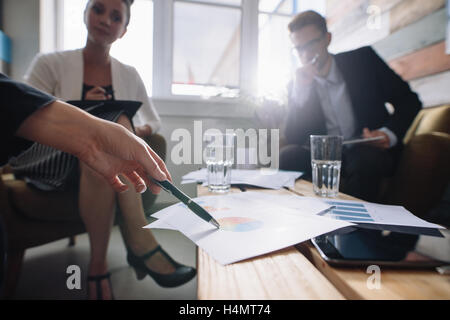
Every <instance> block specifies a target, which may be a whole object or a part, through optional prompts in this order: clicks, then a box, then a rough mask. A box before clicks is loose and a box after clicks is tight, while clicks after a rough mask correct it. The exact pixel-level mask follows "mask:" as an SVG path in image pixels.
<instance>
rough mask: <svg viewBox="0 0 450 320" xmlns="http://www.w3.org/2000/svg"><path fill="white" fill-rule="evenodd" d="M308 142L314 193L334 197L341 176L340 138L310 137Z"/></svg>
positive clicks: (336, 193)
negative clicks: (309, 144)
mask: <svg viewBox="0 0 450 320" xmlns="http://www.w3.org/2000/svg"><path fill="white" fill-rule="evenodd" d="M310 142H311V167H312V178H313V179H312V180H313V189H314V193H315V194H317V195H319V196H321V197H336V196H337V195H338V193H339V180H340V175H341V159H342V136H319V135H311V136H310Z"/></svg>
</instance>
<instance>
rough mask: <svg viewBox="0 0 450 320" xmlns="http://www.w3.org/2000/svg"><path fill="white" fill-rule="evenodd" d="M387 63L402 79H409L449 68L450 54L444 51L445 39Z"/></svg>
mask: <svg viewBox="0 0 450 320" xmlns="http://www.w3.org/2000/svg"><path fill="white" fill-rule="evenodd" d="M389 65H390V66H391V68H392V69H394V70H395V71H396V72H397V73H398V74H399V75H401V76H402V78H403V79H404V80H406V81H409V80H413V79H417V78H420V77H424V76H428V75H432V74H436V73H440V72H443V71H447V70H450V55H447V54H446V53H445V41H442V42H439V43H438V44H435V45H431V46H428V47H426V48H423V49H421V50H419V51H416V52H414V53H411V54H408V55H406V56H403V57H400V58H397V59H395V60H392V61H390V62H389ZM449 89H450V83H449Z"/></svg>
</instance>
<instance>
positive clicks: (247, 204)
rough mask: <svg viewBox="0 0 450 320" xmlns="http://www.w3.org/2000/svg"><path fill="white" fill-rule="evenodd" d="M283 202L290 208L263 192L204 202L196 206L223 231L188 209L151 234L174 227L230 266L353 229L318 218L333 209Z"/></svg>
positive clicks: (167, 214) (165, 213) (180, 208)
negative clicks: (202, 209) (340, 230)
mask: <svg viewBox="0 0 450 320" xmlns="http://www.w3.org/2000/svg"><path fill="white" fill-rule="evenodd" d="M280 197H281V198H279V200H281V199H283V197H284V198H286V199H287V201H288V202H289V203H290V205H288V206H283V205H282V204H281V202H274V201H273V198H271V199H269V200H267V199H266V194H264V193H257V192H245V193H234V194H228V195H221V196H205V197H199V198H196V199H194V201H196V202H197V203H199V204H200V205H201V206H203V207H204V208H205V209H206V210H207V211H208V212H209V213H210V214H211V215H212V216H213V217H214V218H215V219H216V220H217V221H218V222H219V223H220V226H221V227H220V229H216V228H214V227H213V226H212V225H211V224H209V223H207V222H205V221H204V220H202V219H200V218H199V217H197V216H196V215H195V214H194V213H192V212H191V211H190V210H189V209H188V208H187V207H186V206H185V205H183V204H176V205H173V206H171V207H168V208H166V209H163V210H161V211H159V212H158V213H157V214H155V215H153V216H154V217H156V218H158V220H157V221H155V222H153V223H151V224H149V225H147V226H146V228H163V229H164V228H165V227H167V226H171V227H172V229H176V230H179V231H180V232H182V233H183V234H184V235H185V236H187V237H188V238H189V239H191V240H192V241H193V242H195V243H196V244H197V245H198V246H199V247H201V248H202V249H203V250H204V251H205V252H207V253H208V254H209V255H211V256H212V257H213V258H214V259H215V260H217V261H218V262H219V263H221V264H223V265H226V264H229V263H233V262H237V261H240V260H244V259H247V258H251V257H255V256H258V255H261V254H265V253H268V252H272V251H275V250H279V249H282V248H285V247H288V246H291V245H295V244H297V243H300V242H303V241H306V240H309V239H311V238H313V237H317V236H319V235H322V234H324V233H328V232H331V231H335V230H337V229H340V228H343V227H347V226H351V225H353V224H352V223H350V222H348V221H341V220H335V219H330V218H326V217H322V216H319V215H317V213H318V212H321V211H324V208H329V207H330V206H329V205H325V206H324V205H323V203H322V204H321V203H320V201H317V199H314V200H311V201H306V200H303V199H302V200H300V202H295V200H294V198H295V197H296V196H290V195H287V196H280ZM289 197H294V198H290V199H288V198H289ZM299 198H300V197H299ZM294 207H295V209H294ZM302 208H303V209H302ZM325 210H326V209H325Z"/></svg>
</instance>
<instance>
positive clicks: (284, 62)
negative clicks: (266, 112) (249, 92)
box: [257, 0, 326, 100]
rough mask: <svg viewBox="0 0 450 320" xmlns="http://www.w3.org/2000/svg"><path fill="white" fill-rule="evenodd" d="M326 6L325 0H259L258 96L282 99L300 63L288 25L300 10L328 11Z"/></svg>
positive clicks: (323, 12) (322, 12)
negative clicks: (294, 51) (290, 37)
mask: <svg viewBox="0 0 450 320" xmlns="http://www.w3.org/2000/svg"><path fill="white" fill-rule="evenodd" d="M325 7H326V2H325V1H317V0H312V1H311V0H281V1H280V0H259V19H258V23H259V37H258V76H257V77H258V92H257V95H258V96H260V97H269V98H275V99H277V100H278V98H280V96H282V95H283V94H285V92H284V91H285V88H286V86H287V84H288V82H289V80H290V79H291V78H292V74H293V72H294V71H295V69H296V68H298V67H299V66H300V61H299V59H298V58H297V55H295V54H294V53H293V52H292V44H291V41H290V39H289V33H288V29H287V26H288V24H289V22H290V21H291V19H292V17H293V16H294V15H296V14H297V13H299V12H301V11H305V10H315V11H317V12H319V13H321V14H322V15H324V14H325Z"/></svg>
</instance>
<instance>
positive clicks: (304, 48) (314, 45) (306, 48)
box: [292, 33, 325, 55]
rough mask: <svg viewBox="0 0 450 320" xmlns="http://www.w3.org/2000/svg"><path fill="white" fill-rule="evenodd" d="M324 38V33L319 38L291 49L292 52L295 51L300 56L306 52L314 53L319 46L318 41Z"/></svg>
mask: <svg viewBox="0 0 450 320" xmlns="http://www.w3.org/2000/svg"><path fill="white" fill-rule="evenodd" d="M324 37H325V33H323V34H322V35H321V36H320V37H318V38H316V39H313V40H311V41H309V42H308V43H306V44H304V45H302V46H296V47H293V48H292V50H295V51H297V53H298V54H300V55H301V54H302V53H304V52H306V51H311V50H314V51H315V50H317V49H318V45H319V43H320V41H322V40H323V38H324Z"/></svg>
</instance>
